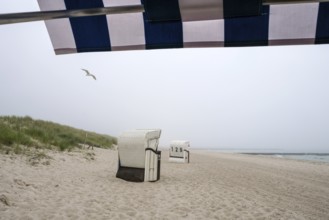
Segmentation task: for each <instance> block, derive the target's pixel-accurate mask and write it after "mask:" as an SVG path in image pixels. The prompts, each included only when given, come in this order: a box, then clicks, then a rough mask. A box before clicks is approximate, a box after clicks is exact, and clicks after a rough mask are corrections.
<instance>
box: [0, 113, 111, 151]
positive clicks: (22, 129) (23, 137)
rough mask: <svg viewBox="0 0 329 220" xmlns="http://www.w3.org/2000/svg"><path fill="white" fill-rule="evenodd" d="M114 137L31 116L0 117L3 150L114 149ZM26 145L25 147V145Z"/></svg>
mask: <svg viewBox="0 0 329 220" xmlns="http://www.w3.org/2000/svg"><path fill="white" fill-rule="evenodd" d="M116 143H117V139H116V138H115V137H112V136H109V135H103V134H97V133H95V132H90V131H84V130H81V129H76V128H73V127H69V126H66V125H61V124H57V123H54V122H49V121H42V120H34V119H32V118H31V117H29V116H25V117H17V116H0V150H2V151H4V150H5V151H8V150H9V151H12V152H14V153H16V154H19V153H21V152H22V151H23V149H25V148H26V147H27V148H30V147H31V148H37V149H59V150H61V151H64V150H71V149H73V148H75V147H81V145H84V144H85V145H90V146H94V147H101V148H111V147H112V145H113V144H116ZM22 146H24V147H22Z"/></svg>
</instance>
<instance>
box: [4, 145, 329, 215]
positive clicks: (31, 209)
mask: <svg viewBox="0 0 329 220" xmlns="http://www.w3.org/2000/svg"><path fill="white" fill-rule="evenodd" d="M47 155H49V156H50V157H51V158H48V159H47V158H45V159H42V160H41V161H35V162H33V161H32V162H31V161H28V159H27V158H26V157H24V156H13V155H0V219H6V220H7V219H13V220H14V219H15V220H16V219H33V220H34V219H314V220H315V219H316V220H321V219H323V220H325V219H329V209H328V207H329V164H325V163H317V162H307V161H305V162H304V161H295V160H288V159H282V158H270V157H266V156H256V155H240V154H229V153H210V152H206V151H193V149H192V155H191V163H190V164H176V163H169V162H168V152H167V151H163V152H162V163H161V179H160V180H159V181H158V182H154V183H151V182H144V183H131V182H126V181H124V180H121V179H118V178H115V174H116V169H117V159H118V158H117V157H118V155H117V151H113V150H105V149H94V150H83V151H79V152H78V151H77V152H64V153H63V152H47Z"/></svg>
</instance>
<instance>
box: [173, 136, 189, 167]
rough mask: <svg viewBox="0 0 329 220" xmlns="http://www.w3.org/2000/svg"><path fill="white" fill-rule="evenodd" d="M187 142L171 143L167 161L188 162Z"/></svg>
mask: <svg viewBox="0 0 329 220" xmlns="http://www.w3.org/2000/svg"><path fill="white" fill-rule="evenodd" d="M189 147H190V142H189V141H178V140H177V141H172V142H171V144H170V148H169V161H170V162H178V163H189V162H190V151H189V150H188V148H189Z"/></svg>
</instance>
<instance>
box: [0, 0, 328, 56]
mask: <svg viewBox="0 0 329 220" xmlns="http://www.w3.org/2000/svg"><path fill="white" fill-rule="evenodd" d="M38 3H39V6H40V9H41V12H39V15H38V16H39V18H38V19H39V20H41V19H42V20H45V24H46V27H47V30H48V33H49V36H50V39H51V41H52V45H53V47H54V51H55V53H56V54H67V53H80V52H97V51H121V50H147V49H166V48H195V47H243V46H273V45H301V44H327V43H329V0H38ZM35 14H36V13H35ZM35 14H34V15H35ZM26 15H28V17H29V18H30V20H33V19H35V17H36V16H34V15H32V13H25V15H16V17H15V16H12V15H11V16H12V17H10V16H9V14H7V17H2V23H4V22H7V23H13V22H15V19H16V20H19V19H21V20H20V21H25V20H27V19H26ZM24 16H25V18H24ZM32 17H34V18H32ZM10 18H11V19H12V20H10ZM24 19H25V20H24ZM0 23H1V17H0Z"/></svg>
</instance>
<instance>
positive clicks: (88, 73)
mask: <svg viewBox="0 0 329 220" xmlns="http://www.w3.org/2000/svg"><path fill="white" fill-rule="evenodd" d="M82 70H83V71H85V72H86V76H91V77H93V78H94V80H96V76H94V75H93V74H91V73H90V72H89V71H88V70H85V69H82Z"/></svg>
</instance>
